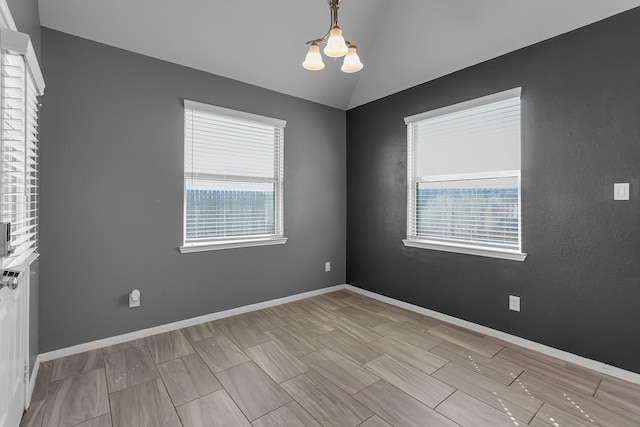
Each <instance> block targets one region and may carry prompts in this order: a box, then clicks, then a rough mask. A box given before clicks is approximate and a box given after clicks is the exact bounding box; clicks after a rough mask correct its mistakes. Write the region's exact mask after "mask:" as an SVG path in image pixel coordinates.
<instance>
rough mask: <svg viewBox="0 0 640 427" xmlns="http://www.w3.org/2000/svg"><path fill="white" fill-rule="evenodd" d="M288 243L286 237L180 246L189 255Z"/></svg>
mask: <svg viewBox="0 0 640 427" xmlns="http://www.w3.org/2000/svg"><path fill="white" fill-rule="evenodd" d="M285 243H287V238H286V237H274V238H266V239H244V240H225V241H222V242H219V243H212V242H207V243H191V244H187V245H184V246H180V248H179V249H180V253H182V254H189V253H192V252H205V251H217V250H221V249H236V248H250V247H253V246H268V245H284V244H285Z"/></svg>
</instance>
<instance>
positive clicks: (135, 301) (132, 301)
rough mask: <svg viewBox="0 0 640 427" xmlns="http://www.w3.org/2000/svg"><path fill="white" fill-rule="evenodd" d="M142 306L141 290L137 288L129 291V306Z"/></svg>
mask: <svg viewBox="0 0 640 427" xmlns="http://www.w3.org/2000/svg"><path fill="white" fill-rule="evenodd" d="M133 307H140V291H139V290H137V289H134V290H132V291H131V292H130V293H129V308H133Z"/></svg>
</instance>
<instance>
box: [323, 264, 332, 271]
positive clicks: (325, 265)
mask: <svg viewBox="0 0 640 427" xmlns="http://www.w3.org/2000/svg"><path fill="white" fill-rule="evenodd" d="M324 271H325V273H328V272H330V271H331V263H330V262H329V261H327V262H325V263H324Z"/></svg>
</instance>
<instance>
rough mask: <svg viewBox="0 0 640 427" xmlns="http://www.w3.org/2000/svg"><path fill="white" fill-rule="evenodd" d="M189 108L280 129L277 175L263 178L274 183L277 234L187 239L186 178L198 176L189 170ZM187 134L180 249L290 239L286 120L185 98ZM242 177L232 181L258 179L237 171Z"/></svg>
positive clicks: (200, 249)
mask: <svg viewBox="0 0 640 427" xmlns="http://www.w3.org/2000/svg"><path fill="white" fill-rule="evenodd" d="M188 111H198V112H202V113H207V114H213V115H216V116H219V117H226V118H231V119H233V120H239V121H243V122H246V123H252V124H258V125H262V126H264V125H267V126H273V127H274V129H277V128H278V129H279V138H274V143H276V144H277V147H276V148H275V151H276V152H277V155H276V156H274V175H275V178H270V179H266V178H265V179H264V181H260V182H267V181H269V182H271V183H273V184H274V192H275V196H274V199H275V200H274V222H275V224H274V226H275V231H274V234H268V235H257V236H255V237H252V236H250V235H244V236H227V237H220V238H211V239H202V240H197V241H196V240H188V239H187V181H188V179H190V178H191V179H192V177H193V176H195V174H194V173H192V172H187V170H186V165H185V162H186V158H187V151H186V150H187V138H186V136H187V133H186V132H187V114H188ZM184 120H185V123H184V126H185V127H184V135H183V139H184V141H183V147H184V150H185V151H184V152H183V167H184V174H183V216H182V245H181V246H180V247H179V250H180V252H181V253H193V252H203V251H212V250H221V249H234V248H247V247H254V246H268V245H281V244H285V243H286V242H287V238H286V237H285V236H284V128H285V127H286V121H285V120H280V119H275V118H271V117H266V116H260V115H257V114H252V113H247V112H244V111H238V110H232V109H229V108H224V107H218V106H215V105H211V104H205V103H201V102H196V101H190V100H188V99H185V100H184ZM238 177H239V178H241V179H239V180H237V181H236V180H229V182H241V181H242V182H256V180H255V177H252V176H251V175H238Z"/></svg>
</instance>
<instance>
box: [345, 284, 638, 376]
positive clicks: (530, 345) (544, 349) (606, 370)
mask: <svg viewBox="0 0 640 427" xmlns="http://www.w3.org/2000/svg"><path fill="white" fill-rule="evenodd" d="M346 289H348V290H350V291H353V292H356V293H359V294H361V295H364V296H367V297H370V298H373V299H376V300H378V301H382V302H386V303H388V304H391V305H395V306H396V307H400V308H404V309H406V310H410V311H413V312H416V313H420V314H424V315H426V316H429V317H433V318H435V319H439V320H442V321H444V322H448V323H452V324H454V325H457V326H461V327H463V328H466V329H470V330H472V331H475V332H479V333H481V334H484V335H489V336H492V337H495V338H498V339H501V340H503V341H506V342H509V343H512V344H515V345H519V346H520V347H524V348H527V349H529V350H533V351H537V352H539V353H543V354H546V355H548V356H552V357H555V358H557V359H560V360H564V361H566V362H570V363H573V364H575V365H579V366H582V367H585V368H589V369H592V370H594V371H597V372H601V373H603V374H606V375H610V376H612V377H616V378H620V379H622V380H625V381H629V382H632V383H635V384H640V374H637V373H635V372H631V371H627V370H625V369H621V368H617V367H615V366H611V365H607V364H606V363H602V362H598V361H597V360H592V359H587V358H586V357H582V356H578V355H576V354H573V353H569V352H566V351H563V350H558V349H557V348H553V347H549V346H547V345H544V344H540V343H537V342H535V341H530V340H527V339H524V338H520V337H517V336H515V335H511V334H507V333H506V332H502V331H498V330H495V329H491V328H487V327H486V326H482V325H478V324H476V323H472V322H469V321H466V320H462V319H458V318H457V317H453V316H449V315H446V314H442V313H439V312H437V311H433V310H429V309H427V308H423V307H420V306H417V305H413V304H409V303H406V302H403V301H399V300H396V299H393V298H389V297H386V296H384V295H380V294H376V293H374V292H370V291H366V290H364V289H360V288H356V287H355V286H351V285H346Z"/></svg>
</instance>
